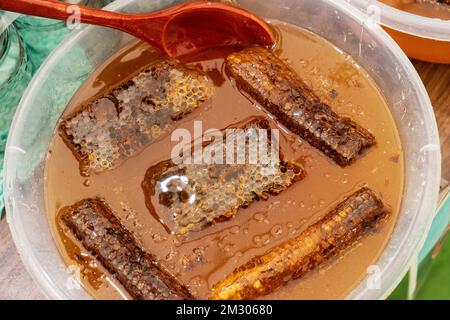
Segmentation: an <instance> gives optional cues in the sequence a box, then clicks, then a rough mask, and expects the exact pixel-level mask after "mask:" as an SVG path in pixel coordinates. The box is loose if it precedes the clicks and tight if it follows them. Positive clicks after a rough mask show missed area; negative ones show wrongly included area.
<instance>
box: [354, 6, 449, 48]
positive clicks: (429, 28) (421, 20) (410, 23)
mask: <svg viewBox="0 0 450 320" xmlns="http://www.w3.org/2000/svg"><path fill="white" fill-rule="evenodd" d="M346 1H347V2H348V3H350V4H352V5H353V6H355V7H356V8H358V9H359V10H361V11H363V12H366V13H370V14H375V13H376V10H380V14H381V15H380V19H381V24H382V25H384V26H386V27H388V28H391V29H394V30H397V31H400V32H403V33H407V34H411V35H415V36H418V37H421V38H428V39H433V40H438V41H450V20H442V19H437V18H430V17H424V16H420V15H417V14H413V13H410V12H406V11H402V10H400V9H396V8H394V7H391V6H389V5H387V4H384V3H382V2H380V1H376V0H346Z"/></svg>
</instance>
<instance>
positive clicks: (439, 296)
mask: <svg viewBox="0 0 450 320" xmlns="http://www.w3.org/2000/svg"><path fill="white" fill-rule="evenodd" d="M432 255H433V253H432V252H431V253H430V254H429V255H428V256H427V258H426V259H425V260H424V262H422V264H421V265H420V267H419V278H418V289H417V291H416V293H415V297H414V299H415V300H450V235H447V237H446V239H445V241H443V243H442V244H441V248H440V250H439V253H438V254H437V256H436V257H434V258H433V257H432ZM408 277H409V275H408V276H406V277H405V279H403V280H402V282H401V283H400V285H399V286H398V287H397V289H395V291H394V292H393V293H392V295H391V296H390V297H389V300H405V299H407V297H408Z"/></svg>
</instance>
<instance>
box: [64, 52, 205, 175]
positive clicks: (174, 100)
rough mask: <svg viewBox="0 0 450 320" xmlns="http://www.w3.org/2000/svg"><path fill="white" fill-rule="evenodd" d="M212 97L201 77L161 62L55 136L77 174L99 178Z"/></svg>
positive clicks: (67, 123)
mask: <svg viewBox="0 0 450 320" xmlns="http://www.w3.org/2000/svg"><path fill="white" fill-rule="evenodd" d="M211 95H212V87H211V86H210V83H209V81H208V79H207V78H206V76H205V75H203V74H201V73H199V72H197V71H194V70H190V69H186V68H183V67H181V66H179V65H177V64H175V63H174V62H172V61H168V60H165V61H161V62H158V63H156V64H154V65H150V66H148V67H146V69H144V70H142V71H141V72H139V73H138V74H136V75H134V76H132V77H130V78H129V79H128V80H126V81H125V82H123V83H122V84H121V85H120V86H118V87H116V88H114V89H112V90H110V91H109V92H107V93H105V94H103V95H102V96H100V97H99V98H96V99H94V100H93V101H91V102H89V103H87V104H86V105H84V106H82V107H81V110H80V111H79V112H78V113H76V114H75V115H74V116H72V117H70V118H69V119H67V120H65V121H63V122H62V124H61V125H60V127H59V131H60V133H61V135H62V136H63V138H64V139H65V141H66V143H67V145H68V146H69V147H70V148H71V150H72V151H73V153H74V154H75V156H76V157H77V158H78V160H79V161H80V169H81V172H82V173H84V174H86V175H87V174H89V173H90V172H94V173H101V172H103V171H105V170H110V169H114V168H115V167H117V166H119V165H120V164H121V163H122V162H123V161H124V160H126V159H127V158H129V157H131V156H133V155H135V154H137V153H139V152H140V151H141V150H142V149H143V148H145V147H146V146H147V145H148V144H150V143H151V142H153V141H155V140H156V139H158V138H160V137H161V136H163V135H164V134H167V133H169V132H170V130H171V129H172V128H173V126H174V125H175V123H176V121H178V120H180V119H182V118H184V117H185V116H186V115H187V114H189V113H191V112H192V111H194V110H195V109H196V108H198V107H199V106H200V105H201V104H202V103H203V102H205V101H206V100H207V99H208V98H209V97H210V96H211Z"/></svg>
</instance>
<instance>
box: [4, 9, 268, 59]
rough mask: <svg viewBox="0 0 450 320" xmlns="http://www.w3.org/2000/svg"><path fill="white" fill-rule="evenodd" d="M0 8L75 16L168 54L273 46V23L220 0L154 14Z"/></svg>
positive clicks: (64, 17)
mask: <svg viewBox="0 0 450 320" xmlns="http://www.w3.org/2000/svg"><path fill="white" fill-rule="evenodd" d="M0 9H3V10H8V11H13V12H18V13H23V14H28V15H33V16H39V17H45V18H51V19H58V20H68V19H69V18H71V19H74V18H77V16H75V15H74V12H76V13H79V15H78V17H79V21H80V22H81V23H87V24H96V25H100V26H106V27H111V28H114V29H118V30H121V31H124V32H127V33H129V34H131V35H133V36H135V37H137V38H139V39H142V40H144V41H146V42H148V43H149V44H150V45H152V46H153V47H156V48H158V49H159V50H161V51H162V52H163V53H165V54H166V55H168V56H170V57H174V58H180V57H182V56H185V55H190V54H195V53H198V52H201V51H204V50H206V49H210V48H215V47H223V46H234V47H247V46H251V45H260V46H266V47H270V46H272V45H273V44H274V39H275V37H274V33H273V31H272V29H271V28H270V26H269V25H267V24H266V22H264V20H262V19H261V18H259V17H257V16H255V15H254V14H252V13H250V12H248V11H246V10H244V9H241V8H238V7H234V6H231V5H227V4H224V3H219V2H207V1H195V2H185V3H180V4H176V5H174V6H171V7H168V8H165V9H162V10H159V11H155V12H151V13H143V14H141V13H139V14H138V13H130V14H129V13H117V12H110V11H104V10H99V9H92V8H89V7H85V6H79V5H73V4H70V3H64V2H59V1H54V0H0Z"/></svg>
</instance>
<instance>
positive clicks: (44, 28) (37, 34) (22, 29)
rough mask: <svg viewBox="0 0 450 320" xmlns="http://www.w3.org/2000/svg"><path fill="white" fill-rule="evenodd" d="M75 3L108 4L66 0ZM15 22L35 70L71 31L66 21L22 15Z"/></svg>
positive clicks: (93, 5)
mask: <svg viewBox="0 0 450 320" xmlns="http://www.w3.org/2000/svg"><path fill="white" fill-rule="evenodd" d="M63 2H69V3H73V4H79V5H85V6H91V7H96V8H101V7H103V6H104V5H106V4H107V3H108V2H110V1H107V0H64V1H63ZM14 24H15V25H16V27H17V29H18V30H19V34H20V36H21V37H22V39H23V41H24V42H25V43H26V45H27V47H28V51H29V52H30V59H31V64H32V66H33V72H35V71H36V70H37V69H38V68H39V66H40V65H41V64H42V62H43V61H44V60H45V59H46V58H47V56H48V55H49V54H50V52H51V51H53V49H54V48H55V47H56V46H57V45H58V44H59V43H60V42H61V41H62V40H63V39H64V38H65V37H66V36H67V35H68V34H69V33H70V31H71V30H70V29H69V28H67V27H66V23H65V21H59V20H53V19H47V18H39V17H32V16H27V15H22V16H20V17H19V18H18V19H17V20H16V21H15V22H14Z"/></svg>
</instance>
